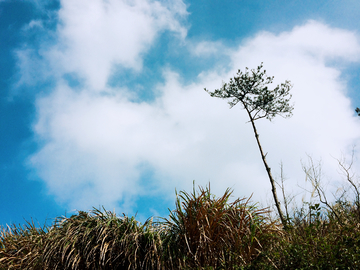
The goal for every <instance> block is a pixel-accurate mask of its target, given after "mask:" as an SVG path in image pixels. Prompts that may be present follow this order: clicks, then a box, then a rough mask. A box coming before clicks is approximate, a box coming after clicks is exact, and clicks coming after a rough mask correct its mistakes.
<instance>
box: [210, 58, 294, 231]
mask: <svg viewBox="0 0 360 270" xmlns="http://www.w3.org/2000/svg"><path fill="white" fill-rule="evenodd" d="M273 80H274V77H268V76H267V75H266V70H264V69H263V63H261V65H260V66H258V67H257V69H251V70H250V71H249V69H248V68H246V69H245V72H242V71H241V70H238V72H237V76H235V77H234V78H231V79H230V82H229V83H223V86H222V87H221V88H220V89H215V91H214V92H210V91H209V90H207V89H206V88H205V91H206V92H208V93H209V94H210V96H212V97H217V98H222V99H228V100H229V102H228V103H229V105H230V108H232V107H234V106H235V105H236V104H238V103H240V104H242V106H243V108H244V109H245V111H246V112H247V114H248V116H249V119H250V122H251V125H252V127H253V131H254V134H255V138H256V142H257V145H258V147H259V150H260V154H261V158H262V160H263V163H264V166H265V169H266V172H267V174H268V177H269V180H270V183H271V191H272V194H273V197H274V201H275V206H276V209H277V211H278V214H279V217H280V219H281V222H282V224H283V225H284V227H286V223H287V221H286V218H285V216H284V214H283V211H282V209H281V206H280V202H279V199H278V196H277V193H276V186H275V180H274V178H273V176H272V174H271V169H270V167H269V165H268V164H267V161H266V155H267V154H264V151H263V149H262V146H261V144H260V140H259V134H258V131H257V129H256V126H255V121H256V120H259V119H261V118H266V119H268V120H270V121H271V120H272V119H273V118H274V117H275V116H277V115H280V116H282V117H285V118H287V117H290V116H291V115H292V110H293V106H292V105H290V99H291V94H290V90H291V88H292V85H291V83H290V81H285V82H284V83H282V84H280V85H277V86H276V87H275V88H273V89H269V88H268V85H269V84H272V83H273Z"/></svg>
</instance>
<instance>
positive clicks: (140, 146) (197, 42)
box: [0, 0, 360, 225]
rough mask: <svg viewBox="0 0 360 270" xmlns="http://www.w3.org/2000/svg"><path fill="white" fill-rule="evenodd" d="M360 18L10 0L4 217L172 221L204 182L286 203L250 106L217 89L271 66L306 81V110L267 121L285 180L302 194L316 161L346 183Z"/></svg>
mask: <svg viewBox="0 0 360 270" xmlns="http://www.w3.org/2000/svg"><path fill="white" fill-rule="evenodd" d="M359 17H360V4H359V2H358V1H351V0H345V1H310V0H308V1H247V0H244V1H216V0H207V1H205V0H197V1H182V0H176V1H150V0H137V1H125V0H107V1H105V0H77V1H73V0H61V1H45V0H26V1H25V0H23V1H20V0H19V1H17V0H11V1H10V0H9V1H8V0H2V1H0V47H1V50H0V69H1V72H0V89H1V92H0V95H1V96H0V97H1V98H0V111H1V117H0V127H1V132H0V137H1V138H0V181H1V188H0V197H1V199H2V204H1V207H0V224H2V225H5V224H11V223H24V219H26V220H29V219H30V218H33V219H35V220H37V221H38V222H40V223H41V224H42V223H44V222H45V220H46V219H48V220H50V221H51V219H52V218H55V217H57V216H61V215H65V214H66V213H73V212H74V211H75V210H89V209H91V208H92V207H99V206H102V205H103V206H105V208H106V209H111V210H113V209H115V210H116V211H117V212H118V213H122V212H124V213H126V214H129V215H134V214H135V213H137V216H138V218H139V219H140V220H144V219H145V218H147V217H149V216H151V215H155V216H156V215H161V216H165V215H167V213H168V210H167V209H168V208H170V209H172V208H173V206H174V204H173V202H174V199H175V188H176V189H177V190H181V189H185V190H190V188H191V186H192V182H193V180H196V183H197V184H202V185H205V184H206V183H208V182H211V186H212V189H213V191H214V193H216V194H219V195H220V194H221V192H223V191H224V190H225V189H226V188H227V187H232V188H234V195H235V196H239V197H242V196H250V195H251V194H252V193H254V195H253V198H254V200H259V201H264V202H265V201H271V197H270V195H269V191H270V187H269V183H268V180H267V178H266V175H265V171H264V168H263V167H262V164H261V160H260V156H259V153H258V150H257V149H256V144H255V140H254V137H253V134H252V131H251V126H249V125H248V124H246V121H247V119H246V115H245V114H244V112H243V111H241V108H240V107H239V108H233V109H232V110H229V108H228V106H227V104H226V102H224V101H221V100H214V99H212V98H210V97H209V96H208V94H207V93H206V92H205V91H203V89H204V87H206V88H208V89H210V90H213V89H215V88H219V87H220V86H221V83H222V81H227V80H228V79H229V78H230V77H232V76H233V75H235V73H236V70H237V69H244V68H245V67H250V68H255V67H257V66H258V65H259V64H260V63H261V62H264V66H265V68H266V69H267V71H268V73H269V75H274V76H275V81H276V83H281V82H282V81H284V80H287V79H288V80H291V81H292V83H293V85H294V87H293V90H292V91H293V102H294V105H295V110H294V116H293V117H292V118H291V119H275V120H274V121H273V122H267V121H265V120H263V121H261V122H260V121H259V122H258V128H259V133H260V136H261V140H262V142H263V147H264V148H265V151H268V152H269V154H268V159H269V160H268V161H269V163H270V165H271V167H272V168H273V172H274V174H275V176H276V177H278V176H279V173H280V165H279V164H280V163H281V162H282V163H283V165H284V172H285V175H286V178H287V187H288V189H289V192H293V193H294V194H298V193H299V191H298V190H299V189H297V188H298V186H301V187H305V186H306V185H308V184H309V183H307V182H306V181H305V176H304V173H303V170H302V164H306V162H307V156H308V155H310V156H311V157H313V159H314V160H315V161H318V162H320V161H321V164H322V169H323V175H322V177H323V180H324V182H326V183H328V190H329V192H331V191H332V190H336V187H338V186H339V185H342V182H341V181H342V176H341V174H339V170H338V168H337V167H336V159H340V158H347V160H349V157H350V156H351V153H352V149H355V159H356V157H357V155H356V153H357V148H356V145H359V143H358V142H359V139H360V119H359V117H357V116H356V115H355V113H354V109H355V108H356V107H357V106H360V91H359V85H360V33H359V30H360V21H359V20H358V18H359ZM354 146H355V148H354ZM357 163H358V162H355V163H354V166H353V169H354V170H355V171H356V169H359V168H358V165H357ZM301 190H302V189H300V192H301ZM300 196H301V195H300Z"/></svg>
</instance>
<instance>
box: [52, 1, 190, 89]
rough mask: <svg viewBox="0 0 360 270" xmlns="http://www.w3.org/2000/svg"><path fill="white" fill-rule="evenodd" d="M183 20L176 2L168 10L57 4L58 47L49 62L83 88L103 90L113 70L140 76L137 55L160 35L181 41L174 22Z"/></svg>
mask: <svg viewBox="0 0 360 270" xmlns="http://www.w3.org/2000/svg"><path fill="white" fill-rule="evenodd" d="M186 14H187V13H186V7H185V5H184V4H183V3H182V2H181V1H178V0H177V1H173V3H172V5H170V6H165V5H163V4H162V3H161V2H158V1H147V0H146V1H142V0H137V1H131V2H129V1H125V0H121V1H118V0H109V1H104V0H79V1H72V0H62V1H61V9H60V11H59V19H60V22H61V23H60V25H59V28H58V36H59V44H58V46H57V47H55V48H54V49H53V50H52V51H51V53H50V54H51V55H50V57H52V61H53V64H54V65H56V66H59V63H60V66H61V68H62V69H63V70H62V71H63V72H77V73H78V74H79V75H80V76H82V77H83V78H85V79H86V81H87V83H88V87H91V88H93V89H95V90H103V89H104V87H105V86H106V83H107V80H108V78H109V76H110V75H111V72H112V68H113V67H114V65H116V64H118V65H121V66H123V67H125V68H131V69H134V70H137V71H140V70H141V68H142V54H144V53H146V51H147V50H148V49H149V48H150V47H151V45H152V43H153V42H154V40H155V38H156V37H158V36H159V34H160V33H161V32H163V31H165V30H170V31H173V32H174V33H177V34H178V35H180V37H181V38H184V37H185V36H186V29H185V28H184V27H183V26H182V25H181V24H180V23H179V20H178V17H182V16H186Z"/></svg>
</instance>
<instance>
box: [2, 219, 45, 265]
mask: <svg viewBox="0 0 360 270" xmlns="http://www.w3.org/2000/svg"><path fill="white" fill-rule="evenodd" d="M47 232H48V231H47V229H46V228H37V227H36V226H35V224H34V223H33V222H27V223H26V224H25V225H24V226H23V227H21V226H16V225H13V226H11V227H10V226H7V227H6V228H1V231H0V269H1V270H5V269H24V270H25V269H35V270H36V269H43V268H42V257H41V256H42V252H43V248H44V245H45V239H46V235H47Z"/></svg>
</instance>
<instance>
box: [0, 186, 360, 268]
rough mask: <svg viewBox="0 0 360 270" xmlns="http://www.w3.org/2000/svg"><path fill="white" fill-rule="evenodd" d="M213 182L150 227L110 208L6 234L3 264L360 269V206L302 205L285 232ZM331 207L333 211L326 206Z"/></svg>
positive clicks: (184, 196)
mask: <svg viewBox="0 0 360 270" xmlns="http://www.w3.org/2000/svg"><path fill="white" fill-rule="evenodd" d="M231 194H232V191H231V190H230V189H227V190H226V191H225V193H224V195H223V196H221V197H215V196H214V195H212V194H211V191H210V186H208V187H206V188H202V187H199V189H198V191H196V190H195V189H194V190H193V191H192V192H191V193H187V192H185V191H181V192H179V193H177V194H176V208H175V210H173V211H170V215H169V217H168V218H163V219H160V220H158V221H156V222H153V221H152V219H148V220H147V221H146V222H145V223H144V224H141V223H139V222H138V221H136V220H135V218H134V217H127V216H125V215H123V216H118V215H116V214H115V213H113V212H110V211H106V210H105V209H102V210H98V209H94V210H92V211H90V212H84V211H80V212H78V214H76V215H73V216H71V217H70V218H65V217H62V218H58V219H56V220H55V222H54V224H53V225H51V226H48V227H43V228H38V227H36V226H35V225H34V223H33V222H28V223H27V224H25V225H24V226H16V225H12V226H7V227H5V228H1V231H0V269H1V270H2V269H159V270H162V269H213V270H215V269H239V270H240V269H359V268H360V225H359V224H360V208H359V203H357V202H356V201H355V202H350V201H346V200H341V201H337V202H336V203H334V204H331V205H330V204H328V205H326V204H321V203H313V204H304V205H302V206H301V208H300V209H296V210H294V211H293V214H292V215H291V217H290V218H289V221H288V225H287V227H286V229H284V228H283V227H282V226H281V224H280V223H279V221H277V220H273V219H272V218H271V213H270V211H269V209H260V208H259V207H257V205H256V204H254V203H251V201H250V199H246V198H242V199H235V200H233V201H230V198H231ZM328 206H330V208H329V207H328Z"/></svg>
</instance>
